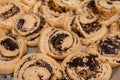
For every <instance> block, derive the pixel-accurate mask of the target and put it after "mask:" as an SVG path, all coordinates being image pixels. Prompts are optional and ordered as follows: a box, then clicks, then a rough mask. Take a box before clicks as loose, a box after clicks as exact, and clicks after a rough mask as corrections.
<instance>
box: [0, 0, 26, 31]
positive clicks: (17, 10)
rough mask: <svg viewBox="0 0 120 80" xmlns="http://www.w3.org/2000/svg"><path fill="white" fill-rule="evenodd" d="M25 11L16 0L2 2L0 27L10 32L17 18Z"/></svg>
mask: <svg viewBox="0 0 120 80" xmlns="http://www.w3.org/2000/svg"><path fill="white" fill-rule="evenodd" d="M23 13H24V11H23V9H22V8H21V6H20V5H19V3H17V2H16V0H9V1H8V0H3V1H1V2H0V26H2V27H3V28H5V29H8V30H10V29H11V27H12V25H13V23H14V21H15V20H16V18H18V17H19V16H20V15H21V14H23Z"/></svg>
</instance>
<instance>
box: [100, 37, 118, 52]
mask: <svg viewBox="0 0 120 80" xmlns="http://www.w3.org/2000/svg"><path fill="white" fill-rule="evenodd" d="M119 40H120V38H119V37H118V36H115V37H112V38H107V39H105V40H101V41H100V43H99V46H100V48H99V50H100V52H101V54H118V53H119V51H120V41H119Z"/></svg>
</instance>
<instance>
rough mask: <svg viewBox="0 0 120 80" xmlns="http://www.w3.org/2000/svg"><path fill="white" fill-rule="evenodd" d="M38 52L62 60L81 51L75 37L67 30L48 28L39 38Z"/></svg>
mask: <svg viewBox="0 0 120 80" xmlns="http://www.w3.org/2000/svg"><path fill="white" fill-rule="evenodd" d="M38 47H39V51H41V52H43V53H46V54H48V55H49V56H52V57H53V58H55V59H64V58H65V57H66V56H68V55H69V54H72V53H75V52H76V51H78V52H79V51H81V43H80V40H79V38H78V36H77V35H75V34H74V33H71V32H69V31H67V30H63V29H59V28H54V27H49V28H46V29H45V30H44V31H43V32H42V33H41V36H40V42H39V44H38Z"/></svg>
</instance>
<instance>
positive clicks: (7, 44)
mask: <svg viewBox="0 0 120 80" xmlns="http://www.w3.org/2000/svg"><path fill="white" fill-rule="evenodd" d="M26 51H27V47H26V44H25V42H24V40H23V39H22V38H20V37H18V36H15V35H12V34H11V35H8V36H5V37H2V38H0V74H10V73H13V70H14V68H15V64H16V63H17V62H18V61H19V60H20V59H21V57H22V56H23V55H24V54H25V53H26Z"/></svg>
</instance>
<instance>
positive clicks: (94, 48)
mask: <svg viewBox="0 0 120 80" xmlns="http://www.w3.org/2000/svg"><path fill="white" fill-rule="evenodd" d="M87 52H88V53H97V54H98V55H99V57H100V58H101V60H102V61H103V62H107V63H109V64H110V65H111V67H112V68H114V67H118V66H120V35H112V36H107V37H105V38H103V39H102V40H100V41H98V42H96V43H92V44H91V45H90V46H89V47H88V49H87Z"/></svg>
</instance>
